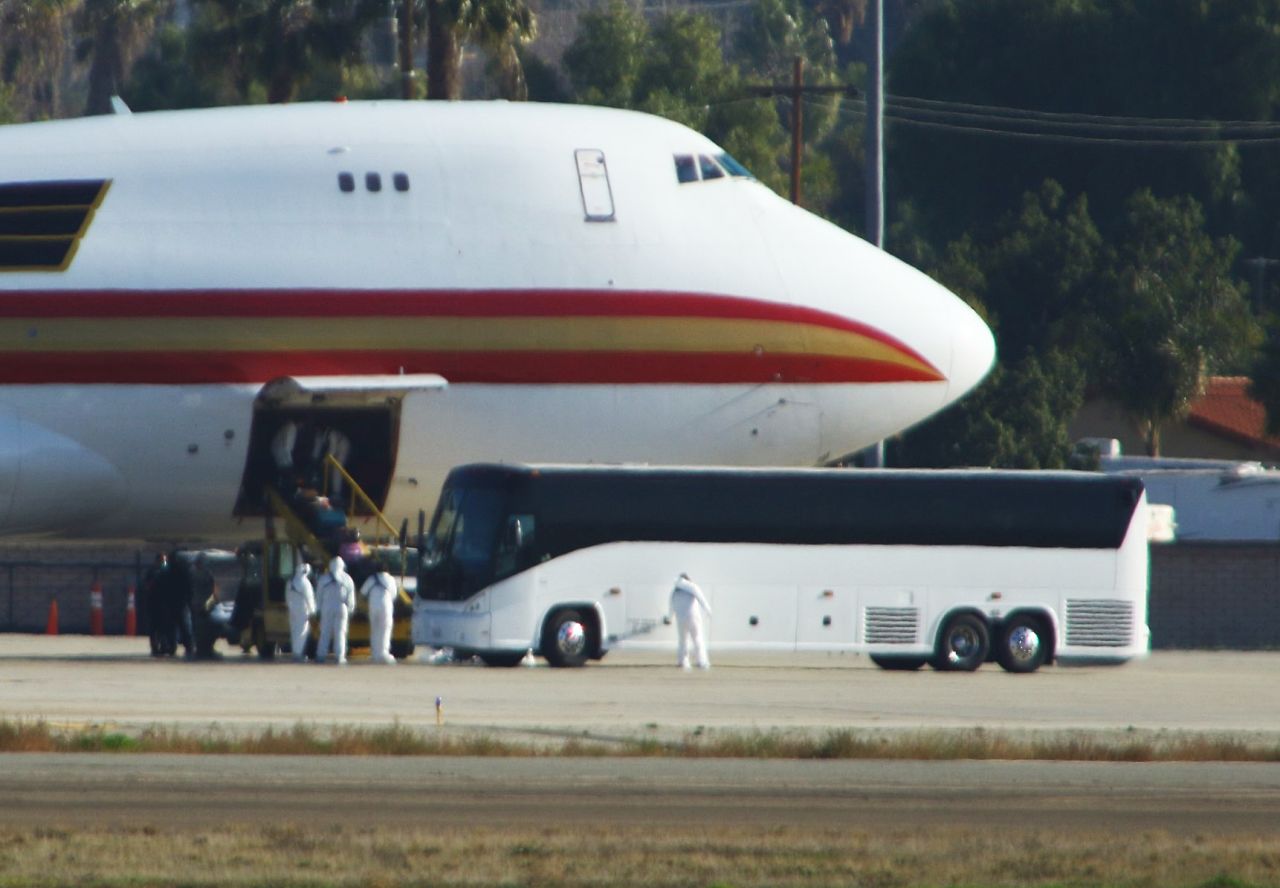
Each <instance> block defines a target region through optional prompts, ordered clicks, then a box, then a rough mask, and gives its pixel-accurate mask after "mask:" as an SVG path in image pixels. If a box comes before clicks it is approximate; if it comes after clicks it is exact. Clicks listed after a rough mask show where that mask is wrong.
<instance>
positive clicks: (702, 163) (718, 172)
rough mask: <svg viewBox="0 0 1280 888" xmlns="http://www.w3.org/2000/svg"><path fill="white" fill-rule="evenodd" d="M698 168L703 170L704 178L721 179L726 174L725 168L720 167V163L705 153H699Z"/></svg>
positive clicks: (704, 179)
mask: <svg viewBox="0 0 1280 888" xmlns="http://www.w3.org/2000/svg"><path fill="white" fill-rule="evenodd" d="M698 169H699V170H701V171H702V179H703V181H706V180H707V179H720V178H722V177H723V176H724V170H722V169H720V165H719V164H717V163H716V162H715V161H714V160H712V159H711V158H710V157H708V156H707V155H705V154H699V155H698Z"/></svg>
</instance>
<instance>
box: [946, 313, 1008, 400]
mask: <svg viewBox="0 0 1280 888" xmlns="http://www.w3.org/2000/svg"><path fill="white" fill-rule="evenodd" d="M946 296H947V298H948V299H949V300H950V302H951V305H950V309H951V310H950V312H949V314H951V315H952V316H953V317H952V319H951V368H950V372H948V373H947V398H948V400H951V401H956V400H958V399H960V398H962V397H964V396H965V395H966V394H968V393H969V392H970V391H972V390H973V389H974V388H975V387H977V385H978V383H980V382H981V381H982V380H983V378H984V377H985V376H986V375H987V374H988V373H989V372H991V367H992V365H994V364H995V360H996V340H995V337H994V336H992V335H991V329H990V328H989V327H988V326H987V325H986V323H985V322H984V321H983V320H982V318H981V317H979V316H978V313H977V312H976V311H974V310H973V309H972V308H970V307H969V306H968V305H966V304H965V303H964V302H962V301H961V300H960V299H958V298H956V296H954V295H953V294H951V293H950V292H946Z"/></svg>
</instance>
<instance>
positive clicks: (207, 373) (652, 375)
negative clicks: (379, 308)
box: [0, 351, 936, 385]
mask: <svg viewBox="0 0 1280 888" xmlns="http://www.w3.org/2000/svg"><path fill="white" fill-rule="evenodd" d="M401 372H404V373H438V374H440V375H441V376H443V377H444V378H445V379H447V380H448V381H449V382H452V383H489V384H503V385H521V384H528V385H549V384H566V385H573V384H595V385H601V384H630V385H634V384H645V383H648V384H692V385H697V384H704V385H716V384H730V383H748V384H751V383H770V382H789V383H790V382H795V383H849V382H933V381H936V377H933V376H926V375H925V374H924V373H922V372H919V371H915V370H912V369H911V368H908V367H903V366H902V365H900V364H888V363H884V362H881V361H870V360H852V359H843V358H828V357H823V356H821V355H768V356H761V357H756V356H754V355H729V354H707V353H701V352H693V353H690V352H678V353H672V352H621V353H610V352H511V351H504V352H500V353H495V352H398V351H315V352H298V351H275V352H236V351H225V352H222V351H220V352H156V351H147V352H124V353H116V352H28V353H16V352H9V353H0V380H3V381H4V382H6V383H8V384H11V385H12V384H35V383H62V384H95V383H98V384H103V383H113V384H158V385H196V384H220V383H259V382H262V381H264V380H268V379H274V378H276V377H280V376H328V375H347V376H352V375H354V376H359V375H368V374H397V373H401Z"/></svg>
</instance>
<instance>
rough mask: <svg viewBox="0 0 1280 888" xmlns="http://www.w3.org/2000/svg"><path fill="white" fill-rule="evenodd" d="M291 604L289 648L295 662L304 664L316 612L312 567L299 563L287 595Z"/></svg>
mask: <svg viewBox="0 0 1280 888" xmlns="http://www.w3.org/2000/svg"><path fill="white" fill-rule="evenodd" d="M285 597H286V599H288V602H289V647H290V649H291V650H292V651H293V661H294V662H295V663H302V662H303V661H305V660H306V659H307V635H308V633H309V632H310V630H311V615H312V614H314V613H315V612H316V595H315V590H314V589H312V587H311V565H310V564H307V562H305V561H299V562H298V566H297V567H296V568H295V569H294V571H293V577H292V579H290V580H289V591H288V593H287V594H286V596H285Z"/></svg>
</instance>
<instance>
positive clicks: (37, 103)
mask: <svg viewBox="0 0 1280 888" xmlns="http://www.w3.org/2000/svg"><path fill="white" fill-rule="evenodd" d="M77 5H78V0H0V81H3V82H5V83H9V84H11V85H12V87H13V91H14V94H15V95H14V104H15V105H16V106H18V107H17V110H18V112H19V115H20V116H21V117H23V118H25V119H40V118H49V117H57V116H58V115H59V114H61V113H62V107H61V103H62V89H61V87H62V77H63V66H64V63H65V62H66V51H65V47H66V29H67V23H68V21H69V17H70V15H71V13H72V12H73V11H74V9H75V7H76V6H77Z"/></svg>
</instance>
